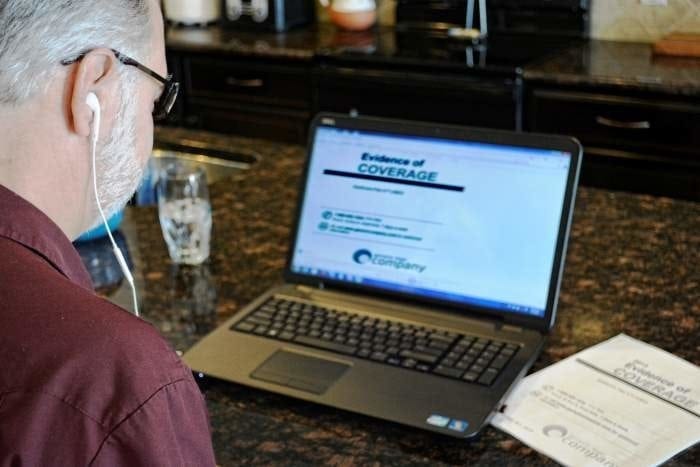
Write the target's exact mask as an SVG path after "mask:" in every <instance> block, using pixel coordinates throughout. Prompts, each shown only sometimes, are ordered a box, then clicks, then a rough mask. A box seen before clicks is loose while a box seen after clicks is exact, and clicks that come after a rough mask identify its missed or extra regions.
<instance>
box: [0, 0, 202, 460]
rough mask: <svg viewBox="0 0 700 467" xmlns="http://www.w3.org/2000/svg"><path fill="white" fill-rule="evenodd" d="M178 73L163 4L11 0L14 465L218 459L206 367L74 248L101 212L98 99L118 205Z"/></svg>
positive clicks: (108, 200) (6, 334) (0, 281)
mask: <svg viewBox="0 0 700 467" xmlns="http://www.w3.org/2000/svg"><path fill="white" fill-rule="evenodd" d="M129 57H131V58H133V59H135V60H138V61H139V62H140V63H142V64H143V65H145V67H147V68H149V69H151V70H153V71H154V72H155V74H149V72H148V70H147V69H146V68H144V67H142V66H138V65H137V64H136V63H135V62H134V60H132V59H130V58H129ZM165 74H166V64H165V51H164V41H163V24H162V19H161V14H160V7H159V2H157V1H156V0H0V128H1V129H2V134H1V135H0V465H3V466H4V465H13V466H14V465H23V466H33V465H41V466H43V465H71V466H77V465H110V466H111V465H129V466H132V465H148V466H160V465H168V466H170V465H197V466H200V465H213V464H214V456H213V452H212V446H211V437H210V433H209V427H208V420H207V414H206V409H205V406H204V402H203V398H202V395H201V393H200V392H199V390H198V388H197V386H196V384H195V382H194V380H193V378H192V375H191V373H190V371H189V370H188V369H187V368H186V367H185V366H184V365H183V364H182V362H181V361H180V359H179V358H178V357H177V355H176V354H175V353H174V352H173V351H172V349H170V348H169V347H168V345H167V344H166V343H165V342H164V340H163V339H162V338H161V337H160V336H159V335H158V333H157V332H156V331H155V329H154V328H153V327H152V326H150V325H149V324H147V323H146V322H144V321H142V320H140V319H138V318H137V317H135V316H133V315H131V314H129V313H127V312H126V311H124V310H121V309H119V308H117V307H115V306H113V305H111V304H109V303H108V302H106V301H104V300H102V299H100V298H98V297H97V296H96V295H95V294H94V292H93V290H92V287H91V283H90V279H89V276H88V274H87V272H86V270H85V268H84V267H83V265H82V263H81V261H80V257H79V256H78V254H77V252H76V251H75V250H74V249H73V247H72V245H71V243H70V240H71V239H75V238H76V237H77V236H79V235H80V233H81V232H84V231H85V230H87V229H89V228H90V227H92V226H95V225H97V224H98V223H99V217H98V215H97V212H98V211H97V209H96V202H95V195H94V193H93V187H92V170H93V167H92V147H91V142H92V138H91V135H92V134H93V130H96V129H94V128H93V122H94V121H95V120H94V119H95V114H96V112H95V111H94V105H93V108H91V106H90V105H88V96H89V95H90V94H94V95H95V96H96V98H97V102H99V105H100V107H101V125H100V128H99V135H100V136H99V138H98V140H97V152H96V166H97V167H96V168H95V170H96V172H97V186H98V191H99V196H100V199H101V201H102V205H103V207H104V208H105V211H106V212H107V215H108V216H109V213H113V212H115V211H117V210H118V209H120V208H121V207H122V206H123V205H124V203H125V202H126V200H127V199H129V198H130V196H131V195H132V193H133V191H134V190H135V188H136V186H137V184H138V182H139V179H140V178H141V173H142V171H143V169H144V166H145V164H146V162H147V159H148V157H149V154H150V152H151V148H152V133H153V121H152V116H151V112H152V111H153V110H154V107H155V108H156V109H155V110H158V111H160V113H163V112H165V111H167V110H168V108H167V107H168V106H169V105H170V104H171V103H172V102H171V100H172V94H173V85H172V84H171V83H170V82H169V81H167V80H163V79H158V78H157V77H156V75H160V76H163V75H165ZM163 81H166V82H165V83H164V82H163ZM164 92H165V93H166V94H167V95H166V96H164V97H162V98H159V96H161V95H162V94H163V93H164ZM154 103H155V104H154Z"/></svg>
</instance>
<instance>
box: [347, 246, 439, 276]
mask: <svg viewBox="0 0 700 467" xmlns="http://www.w3.org/2000/svg"><path fill="white" fill-rule="evenodd" d="M352 259H353V261H355V262H356V263H357V264H362V265H368V264H372V265H374V266H380V267H384V268H394V269H398V270H401V271H412V272H417V273H422V272H423V271H425V269H426V267H427V266H425V265H423V264H418V263H412V262H410V261H409V260H408V259H406V258H402V257H399V256H391V255H381V254H377V253H372V252H371V251H370V250H366V249H364V248H363V249H361V250H357V251H356V252H355V253H354V254H353V255H352Z"/></svg>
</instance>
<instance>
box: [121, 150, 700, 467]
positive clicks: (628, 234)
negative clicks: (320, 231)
mask: <svg viewBox="0 0 700 467" xmlns="http://www.w3.org/2000/svg"><path fill="white" fill-rule="evenodd" d="M209 141H210V142H213V143H217V144H218V145H219V146H220V147H222V148H229V149H235V148H246V149H250V150H254V151H257V152H258V153H259V154H260V155H261V156H262V158H263V159H262V162H260V163H259V164H258V165H256V166H255V167H253V168H252V169H251V170H250V171H249V172H248V173H247V175H245V176H234V177H232V178H230V179H227V180H223V181H220V182H218V183H216V184H215V185H213V186H212V187H211V196H212V202H213V220H214V230H213V238H212V256H211V258H210V261H209V262H208V263H206V264H205V265H203V266H201V267H196V268H192V267H189V268H177V267H175V266H173V265H172V264H171V262H170V260H169V259H168V256H167V252H166V249H165V244H164V241H163V239H162V237H161V232H160V227H159V225H158V219H157V212H156V209H155V208H152V207H130V208H129V209H128V210H127V213H126V221H125V223H124V225H123V228H122V233H123V234H124V236H125V237H126V241H127V244H128V246H129V253H130V257H131V259H132V260H133V262H134V264H135V269H136V274H135V276H136V279H137V282H138V285H139V290H140V295H141V308H142V312H143V316H144V318H145V319H147V320H149V321H151V322H152V323H153V324H154V325H155V326H156V327H157V328H158V329H159V330H160V331H161V332H162V333H163V335H164V336H165V337H166V338H167V339H168V340H169V341H170V342H171V343H172V344H173V346H174V347H175V348H176V349H177V350H181V351H184V350H186V349H187V348H188V347H190V346H191V345H192V344H193V343H194V342H195V341H196V340H197V339H199V338H201V337H202V336H203V335H204V334H206V333H207V332H208V331H209V330H211V329H213V328H214V327H215V326H216V325H217V323H221V322H222V321H223V320H225V319H226V318H228V317H229V316H231V315H232V314H233V313H235V312H236V311H237V310H238V309H239V308H241V307H242V306H243V305H245V304H246V302H248V301H249V300H251V299H253V298H254V297H255V296H256V295H257V294H259V293H261V292H263V291H264V290H266V289H267V288H269V287H270V286H272V285H275V284H278V283H280V282H281V281H282V270H283V267H284V263H285V255H286V251H287V245H288V241H289V235H290V226H291V225H292V222H293V216H294V206H295V202H296V199H297V196H296V194H297V187H298V182H299V176H300V173H301V169H302V163H303V158H304V150H303V148H301V147H297V146H287V145H281V144H275V143H269V142H264V141H256V140H247V139H239V138H209ZM699 264H700V204H694V203H690V202H682V201H676V200H671V199H665V198H653V197H649V196H639V195H632V194H626V193H614V192H608V191H601V190H594V189H587V188H581V189H580V191H579V195H578V199H577V205H576V210H575V215H574V223H573V231H572V234H571V240H570V246H569V251H568V257H567V266H566V271H565V275H564V281H563V285H562V292H561V300H560V306H559V315H558V319H557V324H556V326H555V328H554V330H553V333H552V335H551V339H550V340H549V342H548V345H547V346H546V348H545V351H544V353H543V354H542V356H541V357H540V358H539V360H538V361H537V363H536V364H535V368H534V369H540V368H543V367H545V366H547V365H549V364H551V363H553V362H556V361H558V360H560V359H562V358H564V357H567V356H569V355H571V354H573V353H574V352H577V351H579V350H582V349H584V348H586V347H589V346H591V345H593V344H595V343H598V342H600V341H602V340H604V339H606V338H608V337H611V336H614V335H616V334H618V333H620V332H624V333H627V334H629V335H631V336H633V337H636V338H638V339H641V340H644V341H646V342H648V343H650V344H653V345H656V346H659V347H661V348H663V349H665V350H668V351H670V352H673V353H674V354H676V355H678V356H680V357H682V358H685V359H687V360H689V361H690V362H692V363H694V364H700V334H699V333H698V329H699V328H698V324H699V322H700V266H698V265H699ZM205 394H206V399H207V401H208V407H209V411H210V415H211V423H212V427H213V439H214V446H215V450H216V454H217V458H218V462H219V463H220V464H221V465H225V466H229V465H240V464H245V465H250V464H257V465H260V464H263V465H270V464H285V465H299V466H306V465H321V464H322V465H335V466H350V465H426V466H428V465H430V466H435V465H473V464H478V465H524V464H537V465H540V464H553V462H552V461H550V460H548V459H547V458H545V457H543V456H541V455H539V454H537V453H536V452H534V451H533V450H531V449H529V448H527V447H526V446H524V445H523V444H521V443H520V442H518V441H517V440H515V439H513V438H512V437H510V436H508V435H506V434H504V433H501V432H499V431H497V430H496V429H494V428H491V427H489V428H487V429H486V430H485V431H484V433H483V435H482V437H481V438H480V439H479V440H478V441H476V442H474V443H471V444H468V443H465V442H461V441H457V440H454V439H448V438H444V437H440V436H437V435H433V434H430V433H427V432H423V431H420V430H416V429H411V428H406V427H403V426H399V425H396V424H392V423H387V422H383V421H379V420H374V419H371V418H368V417H364V416H358V415H354V414H351V413H347V412H342V411H339V410H335V409H332V408H327V407H321V406H316V405H313V404H310V403H306V402H300V401H297V400H294V399H290V398H287V397H283V396H278V395H274V394H268V393H265V392H262V391H259V390H254V389H249V388H246V387H243V386H239V385H235V384H224V383H214V384H212V385H211V386H209V387H208V388H207V389H206V390H205ZM436 397H437V395H436ZM699 464H700V447H698V446H696V447H694V448H692V449H690V450H689V451H687V452H685V453H683V454H681V455H680V456H679V457H677V458H676V459H675V460H673V461H672V462H671V465H699Z"/></svg>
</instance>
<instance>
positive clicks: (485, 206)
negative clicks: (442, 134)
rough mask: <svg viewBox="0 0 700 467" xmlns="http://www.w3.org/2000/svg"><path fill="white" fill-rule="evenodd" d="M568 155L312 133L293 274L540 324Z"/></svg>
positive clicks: (330, 130)
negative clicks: (520, 316)
mask: <svg viewBox="0 0 700 467" xmlns="http://www.w3.org/2000/svg"><path fill="white" fill-rule="evenodd" d="M571 163H572V160H571V155H570V154H569V153H567V152H561V151H557V150H549V149H537V148H529V147H516V146H505V145H503V146H501V145H495V144H485V143H478V142H469V141H458V140H452V139H438V138H434V137H417V136H407V135H398V134H387V133H379V132H372V131H357V130H348V129H341V128H336V127H330V126H320V127H318V128H317V131H316V135H315V141H314V144H313V151H312V154H311V160H310V165H309V172H308V177H307V184H306V190H305V195H304V203H303V206H302V209H301V217H300V221H299V225H298V232H297V237H296V243H295V246H294V251H293V256H292V261H291V269H292V271H293V272H295V273H298V274H302V275H306V276H316V277H319V278H324V279H331V280H334V281H340V282H345V283H352V284H356V285H362V286H366V287H370V288H373V289H379V290H385V291H392V292H400V293H402V294H408V295H413V296H417V297H425V298H430V299H438V300H442V301H448V302H453V303H455V304H459V305H472V306H479V307H485V308H488V309H492V310H497V311H509V312H513V313H520V314H525V315H531V316H535V317H541V316H544V314H545V309H546V303H547V298H548V293H549V287H550V280H551V274H552V266H553V262H554V260H555V250H556V245H557V238H558V234H559V228H560V222H561V216H562V208H563V204H564V197H565V191H566V185H567V177H568V174H569V165H570V164H571Z"/></svg>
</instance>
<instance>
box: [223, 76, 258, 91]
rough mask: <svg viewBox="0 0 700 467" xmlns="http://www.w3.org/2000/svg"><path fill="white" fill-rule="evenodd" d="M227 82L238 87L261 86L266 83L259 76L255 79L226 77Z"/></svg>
mask: <svg viewBox="0 0 700 467" xmlns="http://www.w3.org/2000/svg"><path fill="white" fill-rule="evenodd" d="M226 84H228V85H229V86H235V87H237V88H261V87H263V86H264V85H265V81H263V80H261V79H259V78H253V79H238V78H234V77H233V76H229V77H228V78H226Z"/></svg>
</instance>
